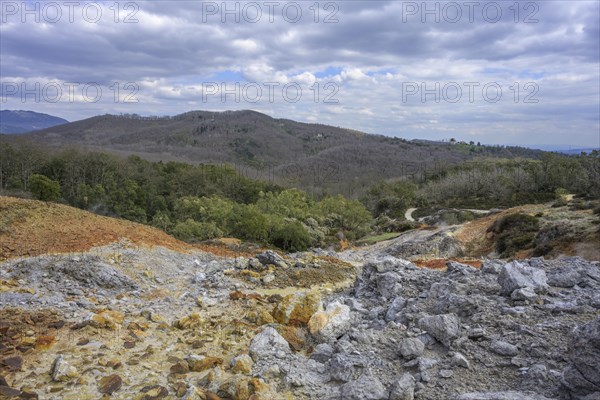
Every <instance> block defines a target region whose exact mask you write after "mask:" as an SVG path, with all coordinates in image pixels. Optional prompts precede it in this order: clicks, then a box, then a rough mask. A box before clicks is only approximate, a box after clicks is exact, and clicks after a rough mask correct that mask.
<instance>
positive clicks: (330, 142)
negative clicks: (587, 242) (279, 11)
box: [5, 111, 543, 196]
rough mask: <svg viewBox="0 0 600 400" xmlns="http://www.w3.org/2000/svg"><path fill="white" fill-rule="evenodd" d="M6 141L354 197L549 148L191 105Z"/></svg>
mask: <svg viewBox="0 0 600 400" xmlns="http://www.w3.org/2000/svg"><path fill="white" fill-rule="evenodd" d="M401 131H402V128H401V127H399V132H401ZM5 139H6V140H11V141H18V140H30V141H32V142H33V143H36V144H43V145H44V146H50V147H54V148H57V149H64V148H66V147H69V146H79V147H85V148H86V149H88V150H94V151H106V152H110V153H114V154H117V155H122V156H129V155H137V156H140V157H141V158H143V159H146V160H150V161H163V162H168V161H180V162H188V163H210V164H228V165H232V166H234V167H235V168H237V169H239V170H243V174H244V175H246V176H248V177H252V178H255V179H263V180H272V181H274V182H276V183H278V184H281V185H284V186H287V187H298V188H301V189H303V190H307V191H310V192H312V193H315V194H317V195H322V194H324V193H336V194H337V193H340V194H344V195H348V196H358V195H360V194H364V189H365V188H367V187H368V186H370V185H371V184H372V183H373V182H374V181H377V180H380V179H393V178H399V177H405V178H410V179H414V178H416V177H424V176H426V175H431V174H435V173H437V172H438V171H440V170H444V169H446V168H447V167H448V166H450V165H455V164H458V163H461V162H463V161H466V160H470V159H473V158H476V157H497V158H514V157H524V158H534V159H536V158H539V157H541V155H542V154H543V152H541V151H537V150H530V149H525V148H520V147H500V146H477V145H475V144H474V143H473V144H472V145H468V144H455V145H451V144H449V143H440V142H427V141H416V140H415V141H407V140H404V139H400V138H395V137H388V136H382V135H370V134H366V133H363V132H359V131H354V130H350V129H343V128H338V127H333V126H327V125H322V124H306V123H300V122H295V121H291V120H288V119H274V118H271V117H269V116H267V115H265V114H261V113H258V112H254V111H227V112H222V113H218V112H206V111H193V112H188V113H185V114H181V115H177V116H174V117H161V118H159V117H140V116H137V115H121V116H116V115H103V116H97V117H93V118H89V119H85V120H81V121H76V122H72V123H69V124H65V125H61V126H56V127H52V128H49V129H44V130H41V131H37V132H32V133H30V134H26V135H21V137H20V138H16V137H6V138H5Z"/></svg>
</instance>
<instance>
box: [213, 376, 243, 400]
mask: <svg viewBox="0 0 600 400" xmlns="http://www.w3.org/2000/svg"><path fill="white" fill-rule="evenodd" d="M249 380H250V379H249V378H248V377H246V376H243V375H234V376H232V377H231V378H229V379H227V380H226V381H225V382H224V383H223V384H221V386H220V387H219V393H221V394H223V395H224V396H225V397H227V398H231V399H233V400H247V399H248V397H250V388H249V387H248V383H249Z"/></svg>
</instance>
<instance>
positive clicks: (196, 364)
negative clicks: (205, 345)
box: [186, 355, 223, 372]
mask: <svg viewBox="0 0 600 400" xmlns="http://www.w3.org/2000/svg"><path fill="white" fill-rule="evenodd" d="M186 360H187V363H188V365H189V369H190V370H191V371H194V372H202V371H205V370H207V369H210V368H213V367H215V366H217V365H221V364H223V359H222V358H220V357H207V356H196V355H191V356H189V357H188V358H187V359H186Z"/></svg>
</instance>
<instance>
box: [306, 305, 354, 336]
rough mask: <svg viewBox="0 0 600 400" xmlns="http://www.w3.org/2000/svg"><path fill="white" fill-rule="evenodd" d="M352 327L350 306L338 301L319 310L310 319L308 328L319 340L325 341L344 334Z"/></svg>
mask: <svg viewBox="0 0 600 400" xmlns="http://www.w3.org/2000/svg"><path fill="white" fill-rule="evenodd" d="M348 328H350V307H348V306H347V305H345V304H341V303H340V302H338V301H335V302H333V303H330V304H328V305H327V308H326V309H325V311H317V312H316V313H314V314H313V315H312V317H311V318H310V320H309V321H308V329H309V331H310V333H311V335H312V336H313V337H314V338H315V339H317V341H320V342H325V341H329V340H332V339H336V338H337V337H339V336H341V335H343V334H344V333H345V332H346V331H347V330H348Z"/></svg>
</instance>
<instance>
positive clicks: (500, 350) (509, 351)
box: [490, 340, 519, 357]
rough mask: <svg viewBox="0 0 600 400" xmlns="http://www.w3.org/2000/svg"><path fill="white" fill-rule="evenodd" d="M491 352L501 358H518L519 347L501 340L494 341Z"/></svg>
mask: <svg viewBox="0 0 600 400" xmlns="http://www.w3.org/2000/svg"><path fill="white" fill-rule="evenodd" d="M490 350H492V351H493V352H494V353H496V354H499V355H501V356H510V357H512V356H516V355H517V354H518V353H519V349H518V348H517V346H515V345H512V344H510V343H507V342H503V341H501V340H494V341H493V342H492V344H491V345H490Z"/></svg>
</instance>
